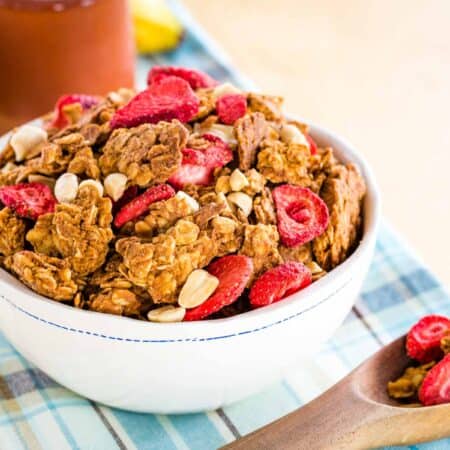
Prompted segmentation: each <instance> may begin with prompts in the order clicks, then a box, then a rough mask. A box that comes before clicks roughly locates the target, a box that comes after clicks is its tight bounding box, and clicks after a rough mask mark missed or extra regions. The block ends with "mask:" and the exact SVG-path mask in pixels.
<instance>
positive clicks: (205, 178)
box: [168, 164, 213, 189]
mask: <svg viewBox="0 0 450 450" xmlns="http://www.w3.org/2000/svg"><path fill="white" fill-rule="evenodd" d="M168 182H169V183H170V184H171V185H172V186H173V187H174V188H175V189H182V188H183V187H184V186H186V185H187V184H195V185H198V186H207V185H208V184H211V183H212V182H213V169H211V168H209V167H206V166H200V165H197V164H182V165H181V167H180V168H179V169H178V170H177V171H176V172H175V173H174V174H173V175H172V176H171V177H170V178H169V180H168Z"/></svg>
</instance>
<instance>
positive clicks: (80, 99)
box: [50, 94, 99, 128]
mask: <svg viewBox="0 0 450 450" xmlns="http://www.w3.org/2000/svg"><path fill="white" fill-rule="evenodd" d="M98 102H99V99H98V98H97V97H94V96H93V95H84V94H67V95H62V96H61V97H59V99H58V101H57V102H56V105H55V113H54V114H55V117H54V118H53V120H52V122H51V123H50V126H51V127H55V128H63V127H65V126H66V125H67V124H68V123H69V121H68V120H67V117H66V115H65V114H64V107H65V106H67V105H71V104H73V103H80V104H81V106H82V107H83V109H84V110H86V109H89V108H92V107H93V106H94V105H97V104H98Z"/></svg>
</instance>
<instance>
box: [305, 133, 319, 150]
mask: <svg viewBox="0 0 450 450" xmlns="http://www.w3.org/2000/svg"><path fill="white" fill-rule="evenodd" d="M305 136H306V140H307V141H308V143H309V151H310V152H311V155H316V154H317V144H316V143H315V142H314V139H313V138H312V137H311V136H310V135H309V134H305Z"/></svg>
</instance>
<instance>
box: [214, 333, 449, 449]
mask: <svg viewBox="0 0 450 450" xmlns="http://www.w3.org/2000/svg"><path fill="white" fill-rule="evenodd" d="M408 363H409V361H408V358H407V356H406V354H405V337H404V336H403V337H401V338H399V339H397V340H396V341H394V342H392V343H391V344H389V345H387V346H386V347H384V348H382V349H381V350H380V351H379V352H378V353H376V354H375V355H374V356H372V357H371V358H369V359H368V360H367V361H365V362H364V363H363V364H361V365H360V366H359V367H358V368H356V369H355V370H354V371H353V372H351V373H350V374H349V375H347V376H346V377H345V378H344V379H342V380H341V381H340V382H339V383H337V384H336V385H334V386H333V387H332V388H330V389H329V390H328V391H326V392H325V393H324V394H322V395H321V396H320V397H318V398H316V399H315V400H313V401H312V402H310V403H308V404H307V405H305V406H303V407H302V408H299V409H297V410H295V411H293V412H292V413H290V414H288V415H287V416H285V417H282V418H281V419H279V420H277V421H275V422H272V423H270V424H269V425H266V426H265V427H262V428H260V429H259V430H256V431H254V432H253V433H251V434H249V435H248V436H244V437H243V438H241V439H239V440H237V441H235V442H232V443H230V444H228V445H226V446H225V447H222V448H223V449H227V450H256V449H257V450H269V449H270V450H272V449H276V450H300V449H307V450H316V449H320V450H331V449H332V450H337V449H346V450H348V449H367V448H374V447H381V446H384V445H408V444H415V443H418V442H425V441H430V440H434V439H440V438H443V437H445V436H450V404H444V405H437V406H428V407H416V408H408V407H401V406H399V404H398V403H396V402H395V400H392V399H390V398H389V397H388V395H387V393H386V385H387V382H388V381H389V380H394V379H396V378H398V377H399V376H400V375H401V374H402V373H403V371H404V369H405V368H406V367H407V365H408Z"/></svg>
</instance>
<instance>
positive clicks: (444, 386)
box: [419, 354, 450, 406]
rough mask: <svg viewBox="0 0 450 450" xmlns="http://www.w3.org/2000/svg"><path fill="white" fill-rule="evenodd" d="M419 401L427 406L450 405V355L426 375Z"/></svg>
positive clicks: (420, 390)
mask: <svg viewBox="0 0 450 450" xmlns="http://www.w3.org/2000/svg"><path fill="white" fill-rule="evenodd" d="M419 400H420V402H421V403H422V404H423V405H425V406H431V405H439V404H441V403H450V354H449V355H446V356H445V357H444V358H443V359H442V361H439V362H438V363H437V364H436V365H435V366H434V367H432V368H431V369H430V371H429V372H428V373H427V374H426V376H425V378H424V380H423V381H422V385H421V386H420V389H419Z"/></svg>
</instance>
